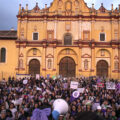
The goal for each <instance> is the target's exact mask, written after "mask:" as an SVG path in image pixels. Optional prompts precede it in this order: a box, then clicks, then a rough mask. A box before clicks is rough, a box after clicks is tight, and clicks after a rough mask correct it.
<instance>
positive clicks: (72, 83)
mask: <svg viewBox="0 0 120 120" xmlns="http://www.w3.org/2000/svg"><path fill="white" fill-rule="evenodd" d="M70 88H71V89H77V88H78V82H75V81H71V83H70Z"/></svg>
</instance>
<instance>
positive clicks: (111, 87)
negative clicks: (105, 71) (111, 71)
mask: <svg viewBox="0 0 120 120" xmlns="http://www.w3.org/2000/svg"><path fill="white" fill-rule="evenodd" d="M106 89H108V90H115V83H114V82H107V83H106Z"/></svg>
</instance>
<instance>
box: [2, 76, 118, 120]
mask: <svg viewBox="0 0 120 120" xmlns="http://www.w3.org/2000/svg"><path fill="white" fill-rule="evenodd" d="M71 80H72V79H66V80H63V79H62V78H60V79H56V80H53V79H49V80H48V79H44V78H40V80H36V79H35V78H30V79H28V81H27V83H26V84H23V83H24V82H23V81H24V79H20V80H15V79H14V78H13V79H10V78H9V80H8V82H6V83H5V84H1V85H0V120H30V119H31V117H32V113H33V111H34V110H35V109H40V110H43V109H45V108H51V110H52V104H53V102H54V100H55V99H58V98H62V99H65V100H66V101H67V103H68V104H69V107H70V108H69V112H68V113H67V114H66V115H65V116H60V120H78V116H79V115H78V114H81V113H83V112H88V113H89V112H94V113H96V115H98V116H100V117H102V118H104V119H105V120H120V94H119V92H118V91H117V90H107V89H106V86H105V84H106V80H102V83H104V86H103V87H99V88H98V87H97V78H92V79H89V80H88V79H86V78H80V79H77V81H78V82H79V86H80V87H81V88H84V89H85V90H84V91H83V92H82V93H80V95H79V97H78V98H77V99H74V100H72V101H71V96H72V93H73V91H74V90H73V89H70V81H71ZM116 84H117V81H116ZM48 119H49V120H52V115H51V114H50V116H48Z"/></svg>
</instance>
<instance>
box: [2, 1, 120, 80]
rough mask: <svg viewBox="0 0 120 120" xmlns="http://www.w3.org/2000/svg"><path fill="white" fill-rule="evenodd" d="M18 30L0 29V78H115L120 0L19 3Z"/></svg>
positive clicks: (118, 74)
mask: <svg viewBox="0 0 120 120" xmlns="http://www.w3.org/2000/svg"><path fill="white" fill-rule="evenodd" d="M17 18H18V27H17V31H14V30H11V31H0V78H7V77H9V76H16V74H19V75H28V74H30V75H32V76H35V75H36V74H40V75H41V76H44V77H46V76H47V75H50V76H58V75H61V76H63V77H79V76H81V75H83V76H86V77H88V76H104V77H108V78H116V79H119V78H120V5H119V6H118V8H116V9H113V5H112V6H111V10H107V9H106V8H105V7H104V5H103V4H101V6H100V8H99V9H98V10H96V9H95V8H94V4H92V7H91V8H89V7H88V6H87V4H86V3H85V2H84V0H54V1H53V2H52V3H51V5H50V7H47V5H45V7H44V8H43V9H41V8H39V5H38V3H36V5H35V7H34V8H33V9H32V10H29V9H28V4H27V5H26V7H25V8H23V7H21V5H19V12H18V15H17Z"/></svg>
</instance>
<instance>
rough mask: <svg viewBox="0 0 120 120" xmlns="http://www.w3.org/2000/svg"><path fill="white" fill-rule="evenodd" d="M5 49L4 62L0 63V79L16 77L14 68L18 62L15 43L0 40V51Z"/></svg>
mask: <svg viewBox="0 0 120 120" xmlns="http://www.w3.org/2000/svg"><path fill="white" fill-rule="evenodd" d="M1 48H5V49H6V61H5V63H1V62H0V78H1V79H2V78H5V79H6V80H7V78H8V77H9V76H11V77H12V76H14V77H15V75H16V67H17V62H18V50H17V49H16V44H15V41H12V40H0V49H1Z"/></svg>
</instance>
